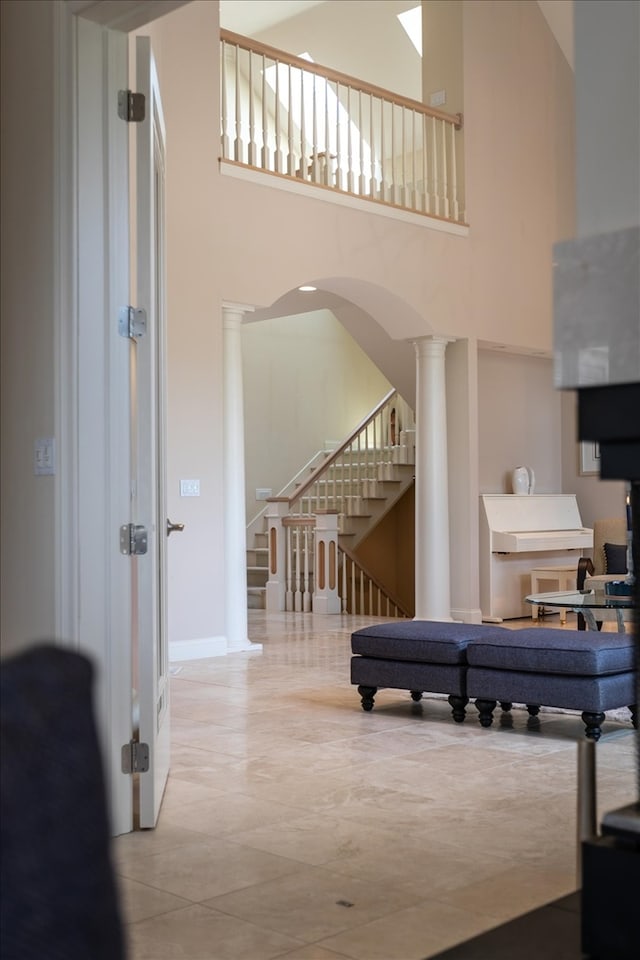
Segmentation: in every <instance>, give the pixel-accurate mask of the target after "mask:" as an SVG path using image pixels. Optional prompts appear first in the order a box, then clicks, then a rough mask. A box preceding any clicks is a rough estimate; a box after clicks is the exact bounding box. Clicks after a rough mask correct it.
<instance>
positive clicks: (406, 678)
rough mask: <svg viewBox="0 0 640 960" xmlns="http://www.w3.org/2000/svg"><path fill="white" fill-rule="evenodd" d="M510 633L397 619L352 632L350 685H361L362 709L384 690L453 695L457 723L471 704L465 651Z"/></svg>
mask: <svg viewBox="0 0 640 960" xmlns="http://www.w3.org/2000/svg"><path fill="white" fill-rule="evenodd" d="M510 633H511V631H510V630H507V629H505V628H503V627H494V626H490V625H487V624H482V623H441V622H440V621H436V620H396V621H394V622H391V623H389V622H386V623H378V624H375V625H373V626H370V627H363V628H362V629H361V630H356V631H355V633H352V634H351V651H352V653H353V654H354V656H353V657H352V658H351V683H353V684H357V685H358V693H359V694H360V698H361V704H362V709H363V710H365V711H367V712H369V711H371V710H373V705H374V698H375V695H376V693H377V692H378V690H379V689H380V688H381V687H385V688H391V689H395V690H409V691H410V693H411V697H412V699H413V700H414V701H416V702H417V701H419V700H421V699H422V694H423V693H444V694H447V695H448V700H449V705H450V706H451V710H452V714H453V719H454V720H456V721H457V722H458V723H461V722H462V721H463V720H464V718H465V712H466V711H465V707H466V705H467V703H468V702H469V698H468V696H467V690H466V674H467V659H466V650H467V647H468V645H469V644H470V643H473V642H474V641H476V640H479V639H481V638H483V639H486V640H489V639H491V638H492V637H498V636H500V635H502V634H505V635H506V636H508V635H509V634H510Z"/></svg>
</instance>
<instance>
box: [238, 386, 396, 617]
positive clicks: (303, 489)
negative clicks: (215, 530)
mask: <svg viewBox="0 0 640 960" xmlns="http://www.w3.org/2000/svg"><path fill="white" fill-rule="evenodd" d="M414 437H415V430H414V421H413V413H412V411H411V410H410V408H409V407H408V405H407V404H406V403H405V401H404V400H403V399H402V398H401V397H400V396H399V394H398V393H397V391H395V390H391V391H390V392H389V393H388V394H387V396H386V397H384V398H383V400H382V401H381V402H380V403H379V404H378V406H377V407H375V408H374V410H373V411H372V412H371V413H370V414H369V415H368V416H367V417H366V418H365V419H364V420H363V421H362V423H360V424H359V425H358V426H357V427H356V429H355V430H354V431H353V432H352V433H351V434H350V435H349V437H347V439H346V440H345V441H343V443H341V444H340V446H339V447H338V448H337V449H336V450H334V451H330V452H327V451H320V452H319V453H317V454H316V455H315V457H313V458H312V460H311V461H310V462H309V463H308V464H306V465H305V467H304V468H303V469H302V470H301V471H300V473H299V474H298V475H297V476H296V477H295V478H293V479H292V481H291V482H290V483H289V484H288V485H287V486H286V487H285V488H284V489H283V490H282V491H281V492H280V493H279V494H278V497H277V499H283V498H286V499H287V500H288V501H289V515H290V518H291V521H292V523H293V522H295V521H296V520H298V521H299V522H304V520H305V519H307V518H309V517H312V516H313V515H315V514H316V513H326V512H335V513H337V514H338V532H339V537H338V543H339V547H340V549H341V554H342V556H343V559H344V554H345V553H346V554H348V555H349V558H350V563H352V562H353V557H354V551H355V550H356V549H357V547H358V544H359V543H360V542H361V541H362V540H363V539H364V538H365V537H366V536H367V535H368V534H369V533H370V532H371V531H372V530H373V528H374V527H375V526H376V524H378V523H379V522H380V520H381V519H382V518H383V517H384V516H385V514H386V513H388V511H389V510H390V509H391V508H392V507H393V506H394V504H395V503H396V502H397V501H398V500H399V499H400V497H401V496H402V495H403V494H404V493H405V491H406V490H407V489H408V488H409V487H410V486H411V484H412V483H413V480H414V473H415V445H414ZM266 510H267V507H265V508H264V510H263V511H262V512H261V513H260V514H258V516H257V517H256V518H254V520H253V521H252V522H251V524H250V525H249V527H248V528H247V543H248V545H249V546H248V549H247V602H248V606H249V608H250V609H264V608H265V607H266V584H267V580H268V578H269V570H268V557H269V552H268V544H267V534H266V521H265V514H266ZM293 535H294V536H295V534H293ZM297 555H298V554H297V551H294V557H295V556H297ZM293 562H294V563H295V559H294V561H293ZM298 562H299V561H298ZM310 574H311V577H312V576H313V570H310ZM346 599H347V591H346V588H345V590H344V601H345V603H346ZM392 603H393V606H394V607H395V606H396V604H395V602H393V601H392ZM345 609H346V606H345Z"/></svg>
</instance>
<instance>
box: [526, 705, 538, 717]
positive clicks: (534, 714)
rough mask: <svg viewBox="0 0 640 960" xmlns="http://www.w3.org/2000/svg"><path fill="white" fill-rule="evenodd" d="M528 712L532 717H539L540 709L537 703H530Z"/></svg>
mask: <svg viewBox="0 0 640 960" xmlns="http://www.w3.org/2000/svg"><path fill="white" fill-rule="evenodd" d="M527 710H528V712H529V716H530V717H537V716H538V714H539V713H540V707H538V706H536V704H535V703H528V704H527Z"/></svg>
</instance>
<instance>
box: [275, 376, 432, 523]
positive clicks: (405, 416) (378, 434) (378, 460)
mask: <svg viewBox="0 0 640 960" xmlns="http://www.w3.org/2000/svg"><path fill="white" fill-rule="evenodd" d="M413 437H414V418H413V411H412V410H411V408H410V407H409V405H408V404H407V403H406V401H405V400H403V398H402V397H401V396H400V395H399V393H398V392H397V391H396V390H391V391H389V393H388V394H387V395H386V397H384V398H383V399H382V400H381V401H380V403H379V404H378V406H377V407H375V409H374V410H373V411H372V412H371V413H370V414H369V416H368V417H366V418H365V419H364V420H363V421H362V422H361V423H360V424H359V425H358V426H357V427H356V429H355V430H354V431H353V433H351V434H350V435H349V436H348V437H347V439H346V440H345V441H344V442H343V443H342V444H341V445H340V446H339V447H338V448H337V450H334V452H333V453H332V454H330V455H329V456H328V457H327V458H326V459H325V461H324V463H323V464H322V467H321V469H319V470H317V471H315V472H314V473H313V474H312V475H311V476H310V477H309V478H308V479H307V480H306V481H305V482H304V483H302V484H301V485H300V486H299V487H298V489H297V490H296V491H295V492H294V493H293V494H292V495H291V496H290V497H289V506H290V512H291V513H294V514H315V513H318V512H320V511H323V510H331V511H335V512H336V513H337V514H338V517H339V522H340V526H341V527H342V525H343V520H344V518H345V517H348V516H357V515H358V513H359V512H360V508H361V500H362V497H363V496H365V495H369V496H371V495H372V491H373V490H375V484H376V482H378V481H384V480H387V479H391V476H390V470H391V468H392V467H393V465H394V464H397V463H411V462H412V456H413V450H412V446H411V445H412V443H413Z"/></svg>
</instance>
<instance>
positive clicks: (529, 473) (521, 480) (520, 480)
mask: <svg viewBox="0 0 640 960" xmlns="http://www.w3.org/2000/svg"><path fill="white" fill-rule="evenodd" d="M535 485H536V475H535V473H534V472H533V469H532V468H531V467H516V468H515V470H514V471H513V473H512V474H511V489H512V490H513V492H514V493H515V494H516V495H517V496H521V497H522V496H527V495H529V496H530V495H531V494H532V493H533V491H534V489H535Z"/></svg>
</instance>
